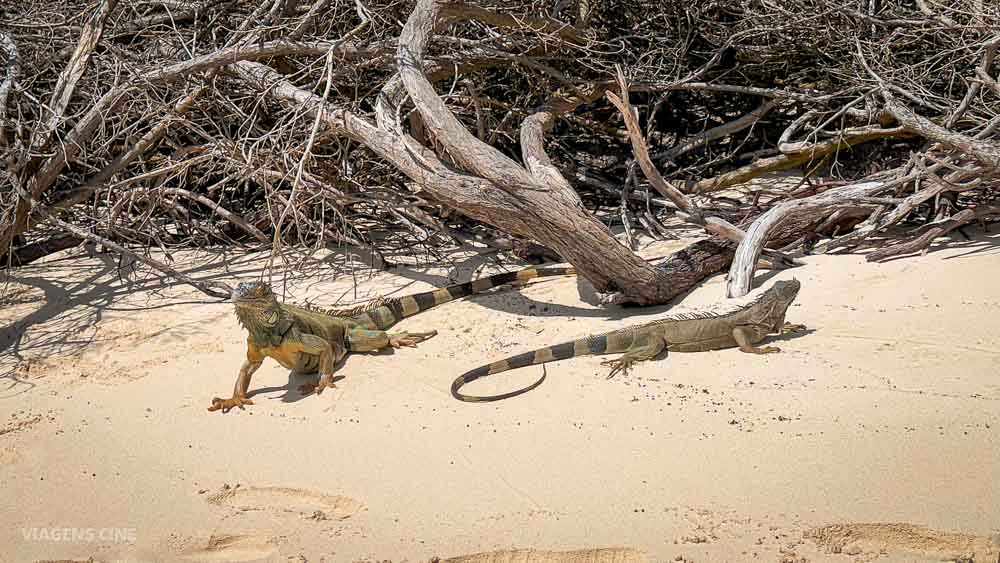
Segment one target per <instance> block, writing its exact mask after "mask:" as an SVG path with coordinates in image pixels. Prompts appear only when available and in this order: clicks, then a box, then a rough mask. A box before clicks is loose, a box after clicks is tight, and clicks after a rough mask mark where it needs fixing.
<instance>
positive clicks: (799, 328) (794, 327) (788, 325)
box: [781, 323, 806, 334]
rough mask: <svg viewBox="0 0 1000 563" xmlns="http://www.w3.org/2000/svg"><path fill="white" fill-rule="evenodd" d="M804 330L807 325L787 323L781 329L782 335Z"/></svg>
mask: <svg viewBox="0 0 1000 563" xmlns="http://www.w3.org/2000/svg"><path fill="white" fill-rule="evenodd" d="M804 330H806V325H798V324H796V325H793V324H792V323H785V326H783V327H781V334H794V333H796V332H802V331H804Z"/></svg>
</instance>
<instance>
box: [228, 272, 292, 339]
mask: <svg viewBox="0 0 1000 563" xmlns="http://www.w3.org/2000/svg"><path fill="white" fill-rule="evenodd" d="M232 301H233V304H234V305H236V316H237V317H239V319H240V322H241V323H242V324H243V326H245V327H247V328H248V329H251V330H252V329H253V328H254V327H271V326H274V325H275V324H277V323H278V319H279V318H280V317H281V309H280V307H279V306H278V300H277V298H275V296H274V292H272V291H271V286H269V285H267V284H266V283H264V282H259V281H256V282H243V283H241V284H239V285H237V286H236V289H234V290H233V295H232Z"/></svg>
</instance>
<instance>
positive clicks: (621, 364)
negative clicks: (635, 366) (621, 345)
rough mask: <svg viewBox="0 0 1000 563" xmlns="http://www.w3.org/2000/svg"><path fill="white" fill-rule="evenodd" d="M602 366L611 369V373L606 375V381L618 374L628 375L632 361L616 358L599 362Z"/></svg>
mask: <svg viewBox="0 0 1000 563" xmlns="http://www.w3.org/2000/svg"><path fill="white" fill-rule="evenodd" d="M601 365H602V366H607V367H610V368H611V373H609V374H608V379H611V378H612V377H614V376H615V375H617V374H618V372H621V373H623V374H626V375H627V374H628V370H630V369H632V360H630V359H626V358H618V359H617V360H606V361H603V362H601Z"/></svg>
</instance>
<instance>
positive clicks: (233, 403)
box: [208, 396, 253, 414]
mask: <svg viewBox="0 0 1000 563" xmlns="http://www.w3.org/2000/svg"><path fill="white" fill-rule="evenodd" d="M252 404H253V401H251V400H250V399H247V398H246V397H238V396H234V397H232V398H231V399H220V398H219V397H216V398H214V399H212V406H210V407H208V410H209V412H211V411H217V410H220V409H221V410H222V413H223V414H225V413H227V412H229V411H230V410H231V409H232V408H233V407H239V408H240V410H245V409H244V408H243V405H252Z"/></svg>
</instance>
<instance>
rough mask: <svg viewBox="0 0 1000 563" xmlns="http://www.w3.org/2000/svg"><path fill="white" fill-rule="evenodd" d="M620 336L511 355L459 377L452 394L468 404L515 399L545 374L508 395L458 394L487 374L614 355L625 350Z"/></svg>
mask: <svg viewBox="0 0 1000 563" xmlns="http://www.w3.org/2000/svg"><path fill="white" fill-rule="evenodd" d="M616 334H617V333H608V334H601V335H597V336H588V337H586V338H579V339H577V340H571V341H569V342H563V343H562V344H556V345H555V346H548V347H546V348H539V349H537V350H534V351H531V352H525V353H524V354H518V355H516V356H510V357H509V358H505V359H503V360H500V361H498V362H493V363H492V364H487V365H485V366H479V367H477V368H476V369H474V370H471V371H468V372H466V373H464V374H462V375H460V376H458V377H457V378H456V379H455V381H454V382H452V384H451V395H452V396H453V397H455V398H456V399H458V400H459V401H465V402H467V403H488V402H491V401H499V400H502V399H509V398H510V397H516V396H517V395H520V394H522V393H527V392H528V391H531V390H532V389H534V388H535V387H538V386H539V385H541V384H542V382H543V381H545V375H544V374H542V377H540V378H539V379H538V381H536V382H534V383H532V384H531V385H528V386H527V387H523V388H521V389H518V390H516V391H510V392H507V393H502V394H500V395H489V396H484V397H477V396H473V395H465V394H463V393H459V389H461V388H462V386H463V385H465V384H466V383H469V382H472V381H475V380H477V379H479V378H481V377H485V376H487V375H495V374H498V373H501V372H504V371H508V370H512V369H517V368H523V367H527V366H534V365H540V364H547V363H549V362H557V361H559V360H567V359H569V358H575V357H577V356H596V355H599V354H607V353H611V352H619V351H621V349H622V346H621V345H622V344H626V343H624V342H621V343H619V342H617V340H620V338H615V337H614V336H613V335H616ZM609 338H611V339H613V340H615V341H614V342H612V346H611V347H610V348H613V349H609V346H608V342H609ZM631 338H632V337H631V336H629V342H628V343H627V345H631Z"/></svg>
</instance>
